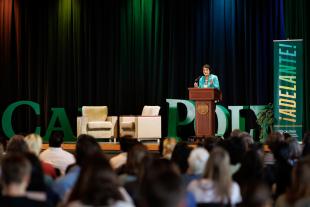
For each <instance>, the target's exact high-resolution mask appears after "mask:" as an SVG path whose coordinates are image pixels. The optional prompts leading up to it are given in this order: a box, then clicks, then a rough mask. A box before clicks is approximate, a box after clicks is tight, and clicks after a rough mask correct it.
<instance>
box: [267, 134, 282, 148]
mask: <svg viewBox="0 0 310 207" xmlns="http://www.w3.org/2000/svg"><path fill="white" fill-rule="evenodd" d="M283 141H284V136H283V134H282V133H280V132H272V133H270V134H269V135H268V137H267V139H266V141H265V144H267V145H268V146H269V148H270V150H271V151H272V150H273V148H274V147H275V145H277V144H278V143H279V142H283Z"/></svg>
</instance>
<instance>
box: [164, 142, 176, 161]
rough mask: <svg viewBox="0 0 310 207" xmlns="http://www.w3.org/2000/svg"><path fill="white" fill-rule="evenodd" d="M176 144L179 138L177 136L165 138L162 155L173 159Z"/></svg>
mask: <svg viewBox="0 0 310 207" xmlns="http://www.w3.org/2000/svg"><path fill="white" fill-rule="evenodd" d="M176 144H177V140H176V139H175V138H170V137H169V138H166V139H164V141H163V152H162V156H163V157H164V158H166V159H171V155H172V152H173V150H174V147H175V145H176Z"/></svg>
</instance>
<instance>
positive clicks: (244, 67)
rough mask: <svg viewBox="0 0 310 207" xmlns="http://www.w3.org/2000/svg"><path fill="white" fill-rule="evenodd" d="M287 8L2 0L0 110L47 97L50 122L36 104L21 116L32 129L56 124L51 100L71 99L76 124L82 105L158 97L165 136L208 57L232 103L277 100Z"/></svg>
mask: <svg viewBox="0 0 310 207" xmlns="http://www.w3.org/2000/svg"><path fill="white" fill-rule="evenodd" d="M283 6H284V5H283V0H274V1H270V0H253V1H248V0H184V1H180V0H113V1H103V0H91V1H89V0H44V1H42V0H0V28H1V29H0V54H1V55H0V67H1V81H0V82H1V83H0V97H1V102H0V107H1V108H0V109H1V111H3V110H4V108H6V107H7V106H8V104H10V103H12V102H14V101H18V100H32V101H35V102H38V103H39V104H40V105H41V114H42V115H41V118H42V119H41V120H40V118H37V117H35V116H34V115H32V111H31V110H24V111H22V110H20V111H18V113H16V114H17V115H16V116H15V117H14V125H15V129H16V131H23V132H27V131H33V130H34V126H35V125H36V124H37V123H41V124H42V127H43V129H44V128H45V127H46V126H47V124H48V122H49V117H50V108H51V107H64V108H65V109H66V111H67V113H68V116H69V118H70V120H71V123H72V125H73V126H72V127H73V129H74V130H75V123H76V116H77V115H78V111H77V108H78V107H81V106H83V105H107V106H108V107H109V114H113V115H122V114H140V113H141V110H142V107H143V105H147V104H148V105H155V104H158V105H161V106H162V115H163V119H164V125H163V130H164V135H165V132H166V107H167V105H166V103H165V100H166V98H176V99H187V98H188V91H187V88H188V87H189V86H192V85H193V80H194V79H195V78H196V77H197V76H199V75H200V74H201V66H202V65H203V64H205V63H209V64H210V65H211V66H212V67H213V71H214V73H215V74H216V75H218V77H219V80H220V85H221V89H222V91H223V97H224V100H223V104H224V105H250V104H252V105H260V104H268V103H270V102H271V103H272V102H273V83H272V81H273V67H272V62H273V58H272V40H273V39H283V38H284V37H285V32H284V29H285V28H284V13H283V12H284V8H283ZM292 18H293V17H292ZM292 21H293V19H292ZM291 24H294V23H291ZM290 31H291V33H292V34H296V36H299V35H303V33H297V30H296V32H295V30H290ZM298 31H300V30H298ZM302 31H304V30H302ZM292 37H293V36H292ZM299 38H300V37H299ZM306 65H307V63H306Z"/></svg>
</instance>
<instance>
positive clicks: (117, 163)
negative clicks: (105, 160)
mask: <svg viewBox="0 0 310 207" xmlns="http://www.w3.org/2000/svg"><path fill="white" fill-rule="evenodd" d="M119 143H120V148H121V153H119V154H118V155H116V156H114V157H112V158H111V159H110V164H111V166H112V168H113V169H114V170H118V169H119V168H120V167H122V166H123V165H125V164H126V161H127V153H128V151H129V150H130V149H131V148H132V147H133V146H134V145H136V144H139V142H138V141H137V139H133V138H126V137H123V138H121V139H120V140H119Z"/></svg>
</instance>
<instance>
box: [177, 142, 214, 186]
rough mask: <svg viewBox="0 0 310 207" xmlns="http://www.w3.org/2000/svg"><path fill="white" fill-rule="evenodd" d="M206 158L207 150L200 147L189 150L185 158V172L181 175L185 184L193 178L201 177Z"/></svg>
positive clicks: (207, 156) (207, 155)
mask: <svg viewBox="0 0 310 207" xmlns="http://www.w3.org/2000/svg"><path fill="white" fill-rule="evenodd" d="M208 158H209V153H208V151H207V150H206V149H204V148H202V147H197V148H195V149H193V150H192V151H191V152H190V155H189V157H188V159H187V162H188V166H189V167H188V170H187V173H186V174H183V175H182V180H183V182H184V185H185V186H187V185H188V184H189V183H190V182H191V181H193V180H195V179H200V178H202V176H203V174H204V170H205V168H206V164H207V161H208Z"/></svg>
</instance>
